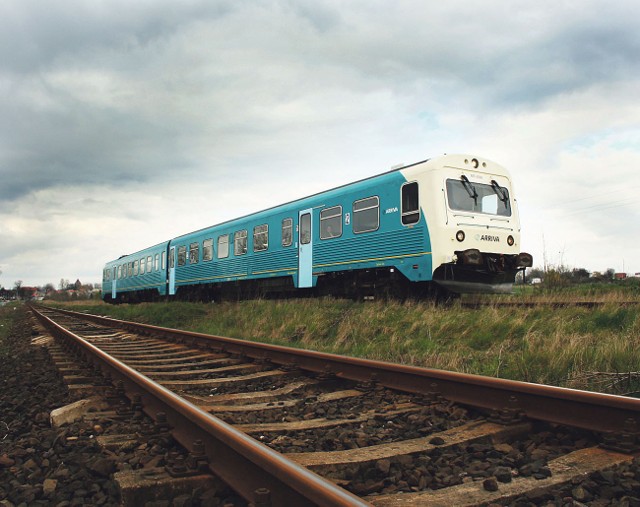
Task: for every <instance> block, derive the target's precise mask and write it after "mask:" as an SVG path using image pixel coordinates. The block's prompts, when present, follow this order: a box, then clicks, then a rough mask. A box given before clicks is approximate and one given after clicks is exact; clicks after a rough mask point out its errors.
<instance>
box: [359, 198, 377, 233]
mask: <svg viewBox="0 0 640 507" xmlns="http://www.w3.org/2000/svg"><path fill="white" fill-rule="evenodd" d="M378 227H380V199H379V198H378V197H377V196H375V197H368V198H367V199H362V200H360V201H356V202H354V203H353V232H354V233H356V234H358V233H361V232H371V231H376V230H378Z"/></svg>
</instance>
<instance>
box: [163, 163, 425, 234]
mask: <svg viewBox="0 0 640 507" xmlns="http://www.w3.org/2000/svg"><path fill="white" fill-rule="evenodd" d="M429 160H431V159H428V158H427V159H425V160H421V161H419V162H414V163H413V164H407V165H402V166H400V167H394V168H393V169H390V170H388V171H385V172H382V173H379V174H374V175H372V176H367V177H366V178H362V179H359V180H356V181H350V182H349V183H345V184H343V185H338V186H337V187H333V188H328V189H326V190H321V191H320V192H316V193H314V194H309V195H306V196H304V197H299V198H297V199H293V200H291V201H288V202H284V203H280V204H276V205H275V206H271V207H269V208H265V209H262V210H258V211H254V212H252V213H247V214H246V215H242V216H239V217H234V218H231V219H229V220H225V221H224V222H219V223H216V224H211V225H208V226H206V227H202V228H201V229H197V230H195V231H189V232H187V233H185V234H181V235H180V236H176V237H175V238H172V239H171V240H170V241H175V240H178V239H182V238H185V237H188V236H191V235H193V234H198V233H200V232H203V231H206V230H208V229H211V228H212V227H221V226H224V225H225V224H230V223H232V222H235V221H238V220H243V219H245V218H249V217H251V216H253V215H259V214H262V213H266V212H268V211H272V210H274V209H277V208H280V207H283V206H289V205H291V204H294V203H296V202H300V201H304V200H306V199H311V198H313V197H316V196H318V195H321V194H326V193H329V192H333V191H336V190H340V189H341V188H346V187H350V186H352V185H357V184H359V183H364V182H366V181H369V180H373V179H376V178H379V177H381V176H385V175H388V174H393V173H397V172H399V171H402V170H404V169H408V168H409V167H414V166H417V165H420V164H424V163H425V162H428V161H429Z"/></svg>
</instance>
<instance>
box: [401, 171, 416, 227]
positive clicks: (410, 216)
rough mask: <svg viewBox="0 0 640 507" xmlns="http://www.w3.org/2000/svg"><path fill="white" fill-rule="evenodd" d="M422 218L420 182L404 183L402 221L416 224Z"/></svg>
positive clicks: (405, 223)
mask: <svg viewBox="0 0 640 507" xmlns="http://www.w3.org/2000/svg"><path fill="white" fill-rule="evenodd" d="M418 220H420V204H419V202H418V183H416V182H415V181H414V182H413V183H405V184H404V185H402V223H403V224H404V225H410V224H415V223H417V222H418Z"/></svg>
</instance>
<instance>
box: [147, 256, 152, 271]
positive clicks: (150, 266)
mask: <svg viewBox="0 0 640 507" xmlns="http://www.w3.org/2000/svg"><path fill="white" fill-rule="evenodd" d="M151 271H153V257H151V256H150V255H149V256H148V257H147V273H151Z"/></svg>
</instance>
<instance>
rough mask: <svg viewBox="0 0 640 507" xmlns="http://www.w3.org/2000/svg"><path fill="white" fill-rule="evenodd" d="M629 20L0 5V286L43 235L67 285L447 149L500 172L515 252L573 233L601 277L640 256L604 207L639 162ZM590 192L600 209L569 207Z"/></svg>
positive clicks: (276, 3)
mask: <svg viewBox="0 0 640 507" xmlns="http://www.w3.org/2000/svg"><path fill="white" fill-rule="evenodd" d="M125 12H126V15H125V14H124V13H125ZM638 14H640V8H638V6H637V3H636V2H631V1H629V2H616V3H614V4H611V3H609V4H602V3H601V2H595V1H587V2H582V3H581V4H580V5H579V6H577V5H576V4H575V3H574V2H569V1H566V2H557V1H554V2H552V1H551V0H543V1H542V2H537V3H531V2H523V1H518V2H515V3H514V2H510V3H505V2H502V1H497V0H493V1H492V0H489V1H487V2H483V3H481V4H469V3H468V2H461V1H452V2H446V3H440V4H428V3H427V4H425V3H424V2H423V3H420V2H415V1H408V0H400V1H398V2H391V3H390V2H385V1H382V0H373V1H368V2H363V1H356V2H349V3H346V4H345V3H344V2H338V1H337V0H332V1H325V2H316V1H302V2H299V1H291V0H254V1H249V2H231V1H216V2H208V1H204V0H202V1H196V0H193V1H187V2H180V3H175V2H169V1H167V0H154V1H142V2H136V3H135V5H130V3H126V2H123V1H120V0H118V1H115V0H112V1H109V2H103V1H97V0H96V1H90V2H79V1H68V2H62V3H56V4H52V5H50V6H47V9H46V10H45V9H42V8H40V7H39V6H38V5H37V4H36V3H35V2H32V1H25V2H19V3H15V2H3V3H0V180H1V182H2V184H1V185H0V220H1V222H0V223H1V225H0V234H1V237H2V247H3V248H2V250H3V252H2V253H0V267H1V268H2V269H3V271H4V272H5V275H4V276H3V278H4V279H5V280H6V276H18V274H19V273H24V272H25V270H26V271H27V272H30V273H35V272H36V271H35V269H34V268H31V269H29V268H28V266H33V265H35V264H34V263H36V259H38V254H37V252H39V251H40V248H41V247H40V242H39V241H38V239H39V238H40V237H46V241H47V242H48V244H49V245H50V248H51V249H52V251H53V249H55V251H56V252H59V253H58V254H56V257H55V258H54V260H55V263H56V266H57V267H56V268H48V269H47V268H42V274H39V275H38V277H42V278H45V279H44V280H42V279H41V278H38V279H39V280H42V282H46V281H51V280H47V279H46V278H47V277H46V275H45V274H44V273H46V272H49V273H58V272H59V271H62V269H63V266H65V267H64V273H65V275H64V276H65V277H67V278H70V279H71V278H74V275H73V272H74V269H75V270H77V271H78V272H82V273H83V274H85V273H87V274H88V273H91V272H93V271H94V270H95V264H96V259H103V258H104V260H106V259H108V258H111V257H113V256H117V255H119V254H120V253H123V252H121V251H120V250H124V251H130V250H132V249H137V248H142V247H143V246H145V245H146V244H151V243H153V242H158V241H161V240H163V239H166V238H167V237H170V236H171V235H172V234H173V235H177V234H181V233H183V232H187V231H188V230H190V229H191V228H198V227H202V226H204V225H208V224H209V223H215V222H218V221H221V219H222V218H231V217H232V216H234V215H233V213H238V214H244V213H247V212H250V211H254V210H257V209H261V208H264V207H267V206H270V205H273V204H277V203H278V202H284V201H288V200H291V199H292V198H295V197H299V196H301V195H305V194H309V193H312V192H315V191H319V190H322V189H325V188H330V187H333V186H336V185H339V184H343V183H346V182H348V181H351V180H355V179H359V178H362V177H365V176H369V175H371V174H375V173H378V172H382V171H384V170H387V169H388V168H389V167H391V166H392V165H395V164H398V163H403V162H404V163H410V162H415V161H417V160H422V159H424V158H427V157H430V156H434V155H438V154H441V153H443V152H450V153H451V152H460V151H470V152H475V153H477V154H479V155H481V156H488V157H489V158H492V159H494V160H496V161H497V162H500V163H502V164H503V165H505V166H506V167H508V168H509V169H511V171H512V173H513V175H514V180H515V183H516V190H519V191H520V193H519V195H520V204H521V211H522V215H523V230H524V236H523V237H524V238H526V240H525V241H526V242H527V243H528V245H527V248H530V249H531V250H532V251H535V252H541V251H542V247H541V246H540V245H541V241H540V239H539V238H540V237H541V236H542V234H541V232H542V231H544V235H545V238H546V239H545V241H546V242H547V243H548V244H553V245H556V244H559V245H561V243H562V242H563V238H564V236H566V235H567V232H566V231H567V230H568V228H570V229H571V230H572V231H575V233H576V235H577V234H578V233H579V234H580V237H576V238H574V239H573V241H568V242H567V243H568V244H569V245H571V246H570V247H568V248H567V256H569V254H571V255H572V256H573V259H575V261H576V262H580V263H585V265H588V267H593V268H595V267H596V266H599V265H600V264H601V263H604V262H605V261H606V260H607V250H606V249H602V248H601V247H598V246H597V244H596V243H597V239H596V238H602V237H606V238H607V241H609V242H612V243H613V242H616V244H619V246H617V247H616V248H617V249H618V250H619V251H625V252H627V251H628V252H631V254H630V255H631V256H635V258H638V257H639V256H638V255H636V254H640V252H638V251H637V247H635V246H634V245H632V244H630V243H629V242H628V241H627V240H626V239H625V240H623V239H622V236H621V235H620V234H621V233H622V229H620V228H619V227H618V226H617V222H616V219H617V218H619V217H620V215H621V213H622V211H623V210H624V212H626V213H633V209H629V208H628V207H626V208H625V207H623V206H622V207H621V208H620V209H618V208H615V207H614V208H606V204H607V202H608V201H606V198H605V197H606V196H605V194H606V193H607V192H613V191H615V190H616V189H618V188H619V187H620V185H621V184H622V183H623V182H627V181H630V180H631V179H632V178H633V177H634V174H635V173H634V171H633V167H635V166H637V157H638V153H639V152H640V147H639V146H638V138H637V129H638V126H639V125H640V110H639V106H638V105H637V99H636V96H637V91H636V90H637V89H638V81H639V75H638V74H639V72H640V71H639V69H640V65H638V63H639V62H638V56H637V55H638V54H640V51H639V50H640V48H639V47H638V46H639V45H640V37H639V36H638V35H637V30H636V27H635V26H634V23H635V19H636V18H637V16H638ZM625 161H626V163H625ZM603 166H604V167H606V170H603V169H602V167H603ZM622 186H623V188H624V185H622ZM594 187H595V188H598V189H601V190H602V195H601V197H603V198H605V199H604V200H602V201H600V200H599V198H598V199H596V198H593V199H592V200H590V201H585V202H584V203H581V202H580V201H577V202H573V203H572V202H570V201H571V199H574V200H575V199H579V198H580V197H582V196H586V195H587V194H589V195H590V190H591V189H593V188H594ZM625 192H626V190H625ZM567 195H569V196H570V197H571V199H569V198H568V197H567ZM598 195H600V194H598ZM613 195H616V194H610V196H613ZM623 195H624V196H626V195H627V194H626V193H624V192H623V193H622V194H621V196H620V197H621V198H622V196H623ZM184 196H186V197H184ZM625 198H626V197H625ZM185 202H187V203H188V204H189V205H187V204H185ZM616 202H618V201H616ZM71 203H73V205H71ZM581 204H585V207H586V205H592V206H597V205H601V206H602V207H601V208H597V207H594V208H592V210H593V211H595V213H588V211H589V210H583V211H584V212H580V211H579V209H580V208H579V206H581ZM194 208H196V209H195V211H194ZM589 215H591V216H589ZM594 215H596V216H594ZM62 217H64V219H63V218H62ZM140 217H144V218H140ZM209 217H210V218H209ZM205 218H206V220H205ZM219 219H220V220H219ZM636 223H637V222H636ZM565 224H566V227H565ZM132 228H133V229H135V230H136V231H140V232H136V234H135V235H133V236H132V234H131V232H130V231H131V230H132ZM96 230H100V231H101V232H100V234H96V233H95V231H96ZM123 231H125V232H123ZM69 237H83V238H84V241H83V244H84V247H83V248H84V249H87V248H89V249H91V251H92V260H91V262H89V261H87V259H86V256H83V255H79V254H74V255H70V254H69V252H70V251H72V250H73V249H75V248H76V247H73V246H70V245H69V242H68V241H67V240H65V241H60V240H59V239H58V238H69ZM583 238H586V239H583ZM588 238H592V239H588ZM147 242H149V243H147ZM581 244H585V245H587V246H588V248H583V247H580V246H576V247H574V246H573V245H581ZM7 245H9V246H7ZM89 245H90V246H89ZM529 245H531V246H529ZM554 248H555V247H554ZM569 248H570V249H571V250H569ZM65 249H66V250H65ZM587 250H588V251H590V252H591V253H588V254H587V253H585V252H587ZM558 251H560V247H558ZM574 251H575V252H576V253H575V255H574V253H573V252H574ZM32 252H36V253H35V254H34V253H32ZM578 252H580V253H578ZM596 252H597V253H596ZM616 255H617V254H616ZM537 256H538V257H540V254H537ZM93 257H94V258H95V259H93ZM26 259H28V261H27V260H26ZM67 259H68V260H67ZM10 266H13V267H10ZM38 269H40V267H39V268H38ZM635 269H636V270H639V271H640V266H638V267H636V268H635ZM13 273H16V275H13ZM19 276H21V277H22V278H26V277H24V276H23V275H21V274H20V275H19ZM61 276H62V275H61ZM58 278H59V276H57V275H56V276H53V277H52V279H53V280H56V279H58Z"/></svg>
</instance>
